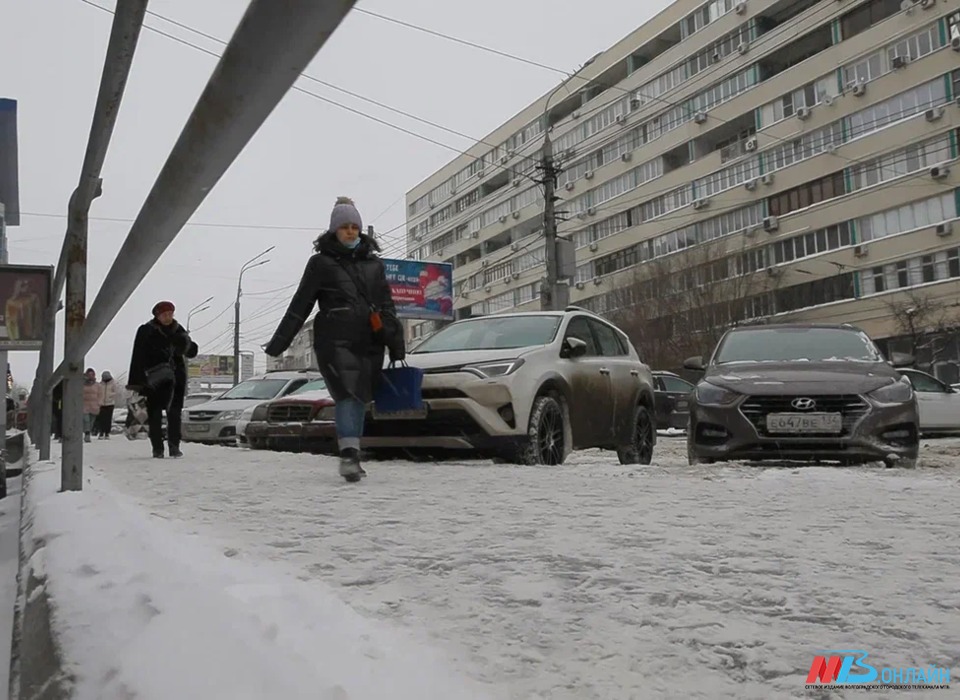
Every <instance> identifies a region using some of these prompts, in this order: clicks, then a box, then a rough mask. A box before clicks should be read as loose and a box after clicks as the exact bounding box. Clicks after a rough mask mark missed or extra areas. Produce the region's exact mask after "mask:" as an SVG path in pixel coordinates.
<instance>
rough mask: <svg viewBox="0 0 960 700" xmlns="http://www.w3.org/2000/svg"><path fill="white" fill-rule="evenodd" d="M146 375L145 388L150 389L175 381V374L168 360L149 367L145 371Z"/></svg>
mask: <svg viewBox="0 0 960 700" xmlns="http://www.w3.org/2000/svg"><path fill="white" fill-rule="evenodd" d="M146 375H147V381H146V385H147V388H148V389H151V390H156V389H159V388H160V387H162V386H163V385H164V384H173V383H174V382H175V381H176V376H175V375H174V373H173V365H171V364H170V363H169V362H163V363H161V364H159V365H154V366H153V367H150V368H149V369H148V370H147V371H146Z"/></svg>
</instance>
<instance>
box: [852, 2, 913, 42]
mask: <svg viewBox="0 0 960 700" xmlns="http://www.w3.org/2000/svg"><path fill="white" fill-rule="evenodd" d="M898 12H900V0H871V2H868V3H866V4H865V5H861V6H860V7H858V8H856V9H855V10H851V11H850V12H848V13H847V14H845V15H844V16H843V17H841V18H840V31H841V33H842V36H843V38H844V39H849V38H850V37H853V36H856V35H857V34H859V33H860V32H863V31H866V30H867V29H869V28H870V27H872V26H873V25H875V24H877V23H878V22H882V21H883V20H885V19H887V18H888V17H892V16H893V15H895V14H897V13H898Z"/></svg>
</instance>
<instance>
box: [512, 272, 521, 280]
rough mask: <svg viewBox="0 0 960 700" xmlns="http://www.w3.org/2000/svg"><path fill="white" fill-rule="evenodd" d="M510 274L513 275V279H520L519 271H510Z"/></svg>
mask: <svg viewBox="0 0 960 700" xmlns="http://www.w3.org/2000/svg"><path fill="white" fill-rule="evenodd" d="M510 276H511V277H513V279H515V280H518V279H520V273H519V272H511V273H510Z"/></svg>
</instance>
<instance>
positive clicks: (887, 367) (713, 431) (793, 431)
mask: <svg viewBox="0 0 960 700" xmlns="http://www.w3.org/2000/svg"><path fill="white" fill-rule="evenodd" d="M891 360H892V361H891V362H887V361H886V360H885V359H884V357H883V355H882V354H881V353H880V351H879V349H878V348H877V346H876V345H875V344H874V342H873V341H872V340H871V339H870V337H869V336H867V334H866V333H864V332H863V331H861V330H860V329H858V328H856V327H854V326H850V325H828V324H802V323H798V324H783V325H767V326H753V327H741V328H734V329H732V330H729V331H727V333H725V334H724V336H723V338H721V340H720V342H719V343H718V344H717V348H716V350H715V351H714V353H713V356H712V357H711V358H710V360H709V362H707V363H706V364H704V363H703V361H702V360H701V358H699V357H694V358H690V359H688V360H687V361H686V362H685V363H684V365H685V366H686V367H687V368H688V369H700V370H703V371H704V377H703V380H702V381H701V382H700V383H699V384H697V387H696V391H694V393H693V396H692V397H691V403H690V427H689V429H688V431H687V451H688V457H689V462H690V464H697V463H700V462H710V461H725V460H751V461H756V460H769V459H786V460H803V461H839V462H842V463H847V464H856V463H865V462H872V461H883V462H885V463H886V464H887V465H888V466H903V467H911V466H915V465H916V460H917V454H918V451H919V411H918V407H917V398H916V395H915V393H914V391H913V387H912V386H911V384H910V382H909V381H908V380H907V379H906V378H904V377H902V376H901V375H900V374H899V372H897V370H896V369H895V367H900V366H907V365H910V364H912V363H913V358H912V357H910V356H906V355H900V354H898V353H894V354H892V356H891Z"/></svg>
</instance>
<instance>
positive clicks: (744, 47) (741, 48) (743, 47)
mask: <svg viewBox="0 0 960 700" xmlns="http://www.w3.org/2000/svg"><path fill="white" fill-rule="evenodd" d="M749 50H750V43H749V42H746V41H741V42H740V44H739V45H738V46H737V52H738V53H739V54H740V55H741V56H745V55H746V54H747V52H748V51H749Z"/></svg>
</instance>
